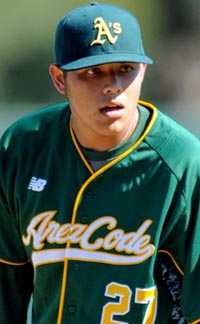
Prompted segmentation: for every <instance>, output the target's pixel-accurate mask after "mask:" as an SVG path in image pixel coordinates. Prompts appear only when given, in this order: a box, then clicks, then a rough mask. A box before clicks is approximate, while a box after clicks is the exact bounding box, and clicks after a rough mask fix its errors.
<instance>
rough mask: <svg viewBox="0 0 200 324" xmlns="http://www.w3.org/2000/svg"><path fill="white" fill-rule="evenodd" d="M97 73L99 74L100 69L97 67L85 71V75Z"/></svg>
mask: <svg viewBox="0 0 200 324" xmlns="http://www.w3.org/2000/svg"><path fill="white" fill-rule="evenodd" d="M99 72H100V69H99V68H97V67H93V68H90V69H87V71H86V73H87V74H89V75H95V74H98V73H99Z"/></svg>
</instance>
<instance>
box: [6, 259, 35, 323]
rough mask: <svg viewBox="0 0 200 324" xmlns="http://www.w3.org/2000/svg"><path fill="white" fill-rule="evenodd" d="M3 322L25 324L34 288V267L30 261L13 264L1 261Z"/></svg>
mask: <svg viewBox="0 0 200 324" xmlns="http://www.w3.org/2000/svg"><path fill="white" fill-rule="evenodd" d="M0 285H1V289H0V314H1V324H8V323H15V324H25V323H26V320H27V310H28V305H29V301H30V296H31V292H32V288H33V268H32V265H31V264H30V263H28V264H26V265H22V266H20V267H18V266H12V265H8V264H4V263H1V262H0Z"/></svg>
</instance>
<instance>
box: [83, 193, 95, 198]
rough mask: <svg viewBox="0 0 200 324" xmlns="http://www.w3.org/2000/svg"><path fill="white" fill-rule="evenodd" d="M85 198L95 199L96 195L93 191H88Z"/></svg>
mask: <svg viewBox="0 0 200 324" xmlns="http://www.w3.org/2000/svg"><path fill="white" fill-rule="evenodd" d="M85 197H86V198H87V199H92V198H93V197H94V194H93V192H92V191H87V192H86V194H85Z"/></svg>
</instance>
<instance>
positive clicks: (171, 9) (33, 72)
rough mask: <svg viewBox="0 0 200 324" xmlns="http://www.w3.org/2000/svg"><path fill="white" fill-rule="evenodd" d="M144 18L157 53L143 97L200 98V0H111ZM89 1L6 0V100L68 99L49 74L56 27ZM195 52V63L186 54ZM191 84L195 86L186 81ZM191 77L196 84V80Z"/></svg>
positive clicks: (2, 78)
mask: <svg viewBox="0 0 200 324" xmlns="http://www.w3.org/2000/svg"><path fill="white" fill-rule="evenodd" d="M99 2H100V3H104V2H107V3H110V4H116V5H119V6H122V7H124V8H126V9H128V10H130V11H131V12H133V13H134V14H135V15H136V17H137V18H138V20H139V22H140V25H141V29H142V34H143V41H144V48H145V51H146V53H147V54H148V55H149V56H151V57H152V58H153V59H154V65H153V66H149V68H148V70H147V74H146V79H145V85H144V88H143V92H142V98H144V99H146V98H147V99H148V100H153V101H175V100H178V101H181V100H183V101H184V102H185V101H190V100H191V99H192V100H194V101H197V100H199V99H200V98H199V95H200V91H199V85H198V84H199V83H198V84H197V82H196V81H197V80H196V78H197V77H198V76H197V71H198V67H199V49H200V46H199V45H198V43H199V41H198V38H199V17H200V1H199V0H184V1H183V0H176V1H174V0H162V1H160V0H151V1H150V0H142V1H136V0H126V1H123V0H118V1H117V0H115V1H112V0H108V1H101V0H100V1H99ZM88 3H89V1H85V0H82V1H79V0H73V1H66V0H56V1H55V0H34V1H30V0H17V1H10V0H1V11H0V24H1V28H0V70H1V73H0V89H1V99H0V100H1V101H4V102H17V101H18V102H28V103H33V102H38V103H43V102H44V103H45V104H49V103H52V102H55V101H62V100H63V97H62V96H61V95H59V94H58V93H57V92H56V90H55V89H54V87H53V85H52V82H51V79H50V77H49V74H48V67H49V65H50V63H52V62H53V59H54V58H53V44H54V32H55V27H56V25H57V22H58V21H59V20H60V18H61V17H62V16H63V15H65V14H66V13H67V12H69V11H70V10H72V9H73V8H75V7H77V6H80V5H86V4H88ZM188 58H189V60H188V61H189V62H192V66H191V67H189V65H187V64H188V62H187V64H186V62H185V60H186V59H188ZM186 81H187V82H188V85H190V91H185V87H186V86H187V82H186ZM198 81H199V80H198ZM191 82H193V83H192V85H191Z"/></svg>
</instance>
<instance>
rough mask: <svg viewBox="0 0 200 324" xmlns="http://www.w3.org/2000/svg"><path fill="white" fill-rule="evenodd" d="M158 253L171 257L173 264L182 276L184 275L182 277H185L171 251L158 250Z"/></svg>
mask: <svg viewBox="0 0 200 324" xmlns="http://www.w3.org/2000/svg"><path fill="white" fill-rule="evenodd" d="M158 253H165V254H167V255H169V257H170V258H171V260H172V262H173V263H174V265H175V267H176V268H177V269H178V271H179V272H180V274H182V276H183V275H184V272H183V270H182V269H181V268H180V267H179V265H178V263H177V262H176V260H175V259H174V257H173V255H172V254H171V253H170V252H169V251H167V250H158Z"/></svg>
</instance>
